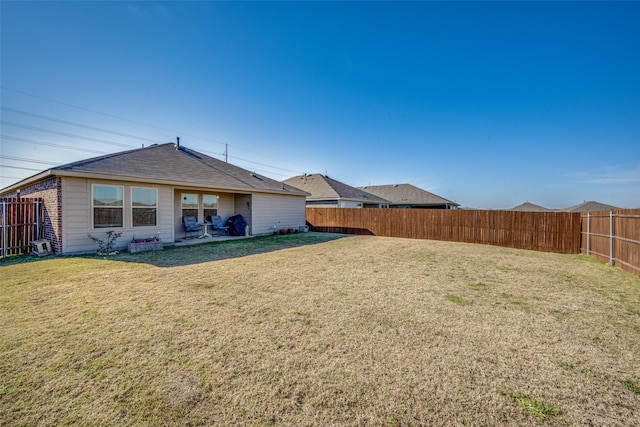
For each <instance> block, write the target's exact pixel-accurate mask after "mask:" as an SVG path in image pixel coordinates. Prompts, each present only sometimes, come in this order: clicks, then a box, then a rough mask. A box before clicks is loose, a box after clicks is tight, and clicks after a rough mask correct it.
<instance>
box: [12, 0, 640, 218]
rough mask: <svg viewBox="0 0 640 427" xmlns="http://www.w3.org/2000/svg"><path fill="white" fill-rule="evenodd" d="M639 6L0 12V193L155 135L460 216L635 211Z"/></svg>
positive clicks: (169, 6) (278, 173) (80, 7)
mask: <svg viewBox="0 0 640 427" xmlns="http://www.w3.org/2000/svg"><path fill="white" fill-rule="evenodd" d="M639 19H640V2H337V1H336V2H206V1H200V2H146V1H145V2H141V1H139V2H125V1H116V2H103V1H100V2H98V1H95V2H78V1H74V2H56V1H47V2H13V1H2V2H1V3H0V24H1V25H0V48H1V49H0V54H1V57H0V61H1V62H0V86H1V89H0V90H1V91H0V96H1V102H0V104H1V109H0V114H1V123H0V135H1V136H0V188H4V187H6V186H8V185H10V184H13V183H14V182H16V181H19V180H21V179H24V178H26V177H29V176H32V175H34V174H36V173H38V171H42V170H45V169H48V168H50V167H53V166H55V165H59V164H64V163H68V162H72V161H76V160H81V159H85V158H89V157H94V156H98V155H101V154H105V153H112V152H117V151H123V150H127V149H132V148H138V147H142V146H143V145H145V146H146V145H149V144H153V143H165V142H175V140H176V137H180V142H181V145H184V146H187V147H189V148H191V149H194V150H197V151H200V152H202V153H205V154H208V155H211V156H213V157H216V158H219V159H222V160H224V159H225V152H226V154H227V156H228V157H227V158H228V161H229V162H230V163H233V164H236V165H238V166H241V167H244V168H246V169H249V170H251V171H255V172H257V173H260V174H262V175H266V176H268V177H270V178H273V179H276V180H279V181H280V180H285V179H287V178H290V177H292V176H295V175H300V174H303V173H309V174H311V173H322V174H326V175H328V176H329V177H331V178H333V179H336V180H338V181H341V182H344V183H346V184H348V185H352V186H354V187H357V186H368V185H384V184H400V183H410V184H413V185H415V186H417V187H420V188H423V189H425V190H427V191H431V192H433V193H435V194H437V195H439V196H441V197H444V198H446V199H449V200H451V201H454V202H456V203H458V204H460V205H462V206H463V207H473V208H484V209H508V208H511V207H514V206H516V205H518V204H520V203H523V202H526V201H529V202H531V203H535V204H539V205H542V206H545V207H548V208H563V207H568V206H572V205H577V204H579V203H582V202H583V201H587V200H596V201H599V202H603V203H608V204H612V205H614V206H618V207H623V208H637V207H640V77H639V76H640V25H638V24H637V23H638V20H639Z"/></svg>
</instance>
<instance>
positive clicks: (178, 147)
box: [176, 136, 180, 150]
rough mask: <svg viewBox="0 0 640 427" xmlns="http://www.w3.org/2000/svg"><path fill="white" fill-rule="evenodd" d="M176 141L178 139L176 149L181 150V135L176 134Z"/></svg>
mask: <svg viewBox="0 0 640 427" xmlns="http://www.w3.org/2000/svg"><path fill="white" fill-rule="evenodd" d="M176 141H177V143H176V150H179V149H180V137H179V136H176Z"/></svg>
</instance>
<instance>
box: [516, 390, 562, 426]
mask: <svg viewBox="0 0 640 427" xmlns="http://www.w3.org/2000/svg"><path fill="white" fill-rule="evenodd" d="M507 395H508V396H509V397H510V398H512V399H513V400H515V401H516V403H517V404H518V406H520V407H521V408H522V409H524V410H525V411H526V412H528V413H529V414H531V415H533V416H534V417H535V418H537V419H539V420H544V419H547V418H548V417H549V416H550V415H559V414H560V410H559V409H558V408H556V407H555V406H554V405H552V404H549V403H545V402H542V401H540V400H538V399H536V398H534V397H532V396H529V395H527V394H521V393H508V394H507Z"/></svg>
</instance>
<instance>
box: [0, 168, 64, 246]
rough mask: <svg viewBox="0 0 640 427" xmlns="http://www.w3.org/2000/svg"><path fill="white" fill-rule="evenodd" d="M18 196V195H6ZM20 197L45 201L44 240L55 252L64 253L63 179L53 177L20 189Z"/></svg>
mask: <svg viewBox="0 0 640 427" xmlns="http://www.w3.org/2000/svg"><path fill="white" fill-rule="evenodd" d="M6 196H8V197H15V196H17V194H16V193H13V194H11V195H6ZM20 197H34V198H35V197H39V198H42V200H43V201H44V238H45V239H47V240H49V241H50V242H51V247H52V248H53V250H54V251H55V252H58V253H59V252H62V178H59V177H51V178H47V179H45V180H43V181H39V182H37V183H35V184H31V185H28V186H26V187H24V188H21V189H20Z"/></svg>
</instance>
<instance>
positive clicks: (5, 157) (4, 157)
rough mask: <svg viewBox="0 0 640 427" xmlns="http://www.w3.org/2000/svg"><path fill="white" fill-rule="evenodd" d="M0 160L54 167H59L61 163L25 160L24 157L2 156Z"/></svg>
mask: <svg viewBox="0 0 640 427" xmlns="http://www.w3.org/2000/svg"><path fill="white" fill-rule="evenodd" d="M0 159H6V160H18V161H20V162H29V163H40V164H43V165H53V166H59V165H60V163H56V162H46V161H44V160H33V159H25V158H24V157H13V156H2V155H0Z"/></svg>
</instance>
